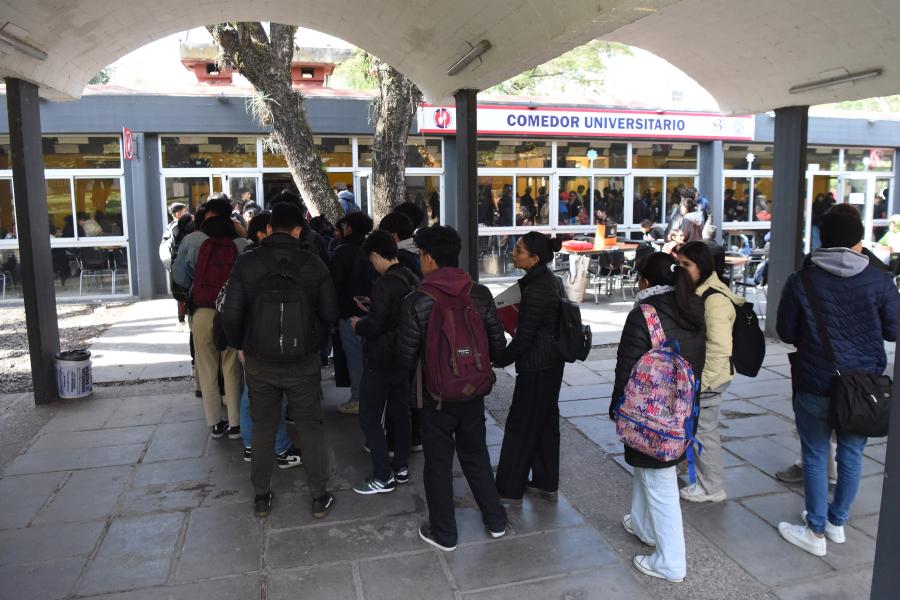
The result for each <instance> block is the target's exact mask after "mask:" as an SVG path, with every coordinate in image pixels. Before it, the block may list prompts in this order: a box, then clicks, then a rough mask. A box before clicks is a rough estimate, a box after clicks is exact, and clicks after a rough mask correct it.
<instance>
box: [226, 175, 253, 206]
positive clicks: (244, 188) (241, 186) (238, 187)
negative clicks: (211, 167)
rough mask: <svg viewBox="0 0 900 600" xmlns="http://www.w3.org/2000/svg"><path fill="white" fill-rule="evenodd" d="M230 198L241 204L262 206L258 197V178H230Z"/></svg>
mask: <svg viewBox="0 0 900 600" xmlns="http://www.w3.org/2000/svg"><path fill="white" fill-rule="evenodd" d="M228 197H229V198H231V199H233V200H240V201H241V202H244V203H246V202H256V203H257V204H260V201H259V199H258V198H257V197H256V177H229V178H228Z"/></svg>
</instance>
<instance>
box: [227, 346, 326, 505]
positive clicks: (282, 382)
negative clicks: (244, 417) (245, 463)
mask: <svg viewBox="0 0 900 600" xmlns="http://www.w3.org/2000/svg"><path fill="white" fill-rule="evenodd" d="M244 373H245V376H246V378H247V387H249V388H250V418H251V419H252V420H253V436H252V438H251V446H252V447H253V459H252V461H251V463H250V480H251V482H252V483H253V490H254V492H255V493H256V494H257V495H262V494H266V493H268V492H269V483H270V481H271V479H272V470H273V469H274V460H275V433H276V432H277V431H278V424H279V423H280V422H281V401H282V398H283V397H286V398H287V402H288V408H289V409H290V411H291V416H292V417H293V418H294V421H295V422H296V425H295V427H296V428H297V433H298V434H299V441H300V451H301V452H302V453H303V465H304V466H305V467H306V479H307V482H308V484H309V491H310V493H311V494H312V497H313V498H319V497H321V496H322V495H324V494H325V484H326V483H327V482H328V455H327V449H326V447H325V427H324V423H323V417H322V390H321V388H320V382H321V364H320V362H319V353H318V352H313V353H311V354H309V355H307V356H305V357H304V358H303V359H302V360H301V361H299V362H271V361H264V360H259V359H257V358H254V357H252V356H248V357H247V359H246V362H245V363H244Z"/></svg>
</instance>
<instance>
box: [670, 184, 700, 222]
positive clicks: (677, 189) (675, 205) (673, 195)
mask: <svg viewBox="0 0 900 600" xmlns="http://www.w3.org/2000/svg"><path fill="white" fill-rule="evenodd" d="M689 187H694V178H693V177H666V196H665V197H666V198H668V199H669V200H668V202H667V203H666V205H665V207H664V209H665V211H666V213H668V218H669V219H670V220H671V219H672V218H673V217H674V216H675V213H676V211H678V210H679V207H680V206H681V191H682V190H684V189H685V188H689Z"/></svg>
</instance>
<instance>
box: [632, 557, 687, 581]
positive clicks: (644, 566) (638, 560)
mask: <svg viewBox="0 0 900 600" xmlns="http://www.w3.org/2000/svg"><path fill="white" fill-rule="evenodd" d="M631 562H632V564H634V568H635V569H637V570H638V571H640V572H641V573H643V574H644V575H649V576H650V577H656V578H657V579H665V580H666V581H668V582H671V583H681V582H682V581H684V577H682V578H680V579H673V578H670V577H666V576H665V575H663V574H662V573H659V572H657V571H654V570H653V569H651V568H650V566H649V565H650V557H649V556H647V555H645V554H638V555H637V556H635V557H634V560H632V561H631Z"/></svg>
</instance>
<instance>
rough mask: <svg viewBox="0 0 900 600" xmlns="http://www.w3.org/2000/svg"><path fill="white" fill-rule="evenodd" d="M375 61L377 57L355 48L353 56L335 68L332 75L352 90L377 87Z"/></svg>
mask: <svg viewBox="0 0 900 600" xmlns="http://www.w3.org/2000/svg"><path fill="white" fill-rule="evenodd" d="M377 62H378V59H377V58H375V57H374V56H372V55H371V54H369V53H368V52H366V51H365V50H362V49H360V48H356V49H355V50H354V51H353V56H351V57H350V58H349V59H347V60H345V61H344V62H342V63H341V64H339V65H338V66H337V67H336V68H335V70H334V75H333V77H334V78H335V79H339V80H341V81H342V82H343V85H344V86H345V87H347V88H349V89H352V90H374V89H378V76H377V75H376V73H375V69H376V68H377V67H376V63H377Z"/></svg>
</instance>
